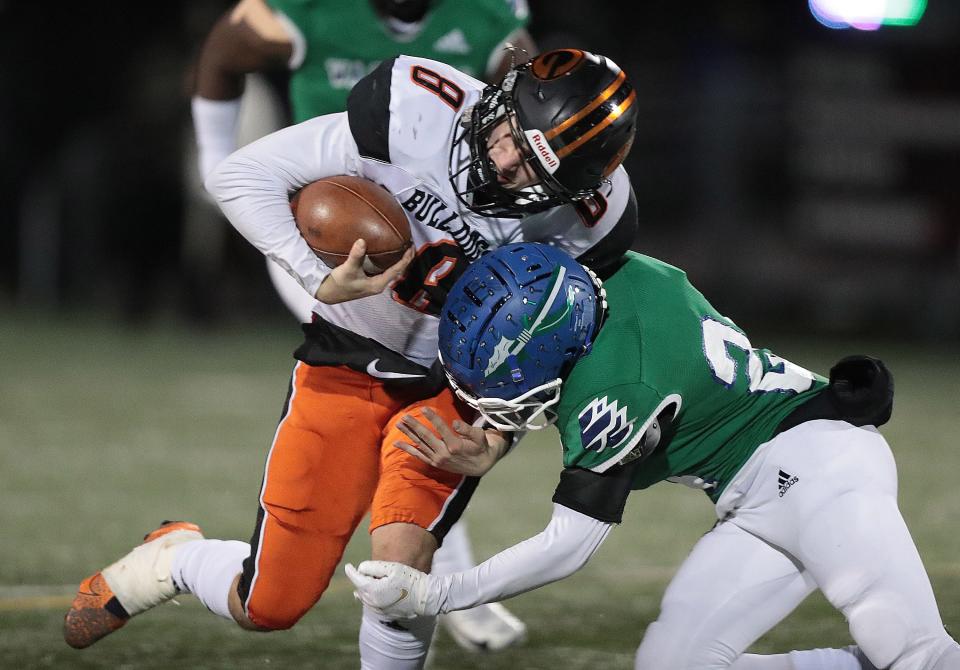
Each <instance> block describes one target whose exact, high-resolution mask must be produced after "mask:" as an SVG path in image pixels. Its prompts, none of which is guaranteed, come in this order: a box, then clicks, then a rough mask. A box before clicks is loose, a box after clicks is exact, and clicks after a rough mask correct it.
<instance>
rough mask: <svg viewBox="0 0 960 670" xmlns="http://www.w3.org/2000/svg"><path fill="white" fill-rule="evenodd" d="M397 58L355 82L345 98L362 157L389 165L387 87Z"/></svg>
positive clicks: (389, 60)
mask: <svg viewBox="0 0 960 670" xmlns="http://www.w3.org/2000/svg"><path fill="white" fill-rule="evenodd" d="M396 60H397V59H396V58H388V59H387V60H385V61H383V62H381V63H380V65H378V66H377V67H376V68H375V69H374V70H373V71H372V72H371V73H370V74H368V75H367V76H365V77H364V78H363V79H361V80H360V81H358V82H357V83H356V84H355V85H354V87H353V89H352V90H351V91H350V95H348V96H347V120H348V121H349V123H350V133H351V134H352V135H353V140H354V141H355V142H356V143H357V148H358V149H359V150H360V155H361V156H366V157H367V158H375V159H377V160H381V161H384V162H387V163H389V162H390V84H391V80H392V75H393V64H394V63H395V62H396Z"/></svg>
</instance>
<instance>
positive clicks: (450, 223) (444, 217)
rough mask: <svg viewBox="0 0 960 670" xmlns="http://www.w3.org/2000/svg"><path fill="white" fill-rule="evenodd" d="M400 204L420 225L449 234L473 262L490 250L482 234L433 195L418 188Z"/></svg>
mask: <svg viewBox="0 0 960 670" xmlns="http://www.w3.org/2000/svg"><path fill="white" fill-rule="evenodd" d="M400 204H401V205H403V208H404V209H406V210H407V211H408V212H410V213H411V214H412V215H413V217H414V218H415V219H416V220H417V221H419V222H420V223H425V224H426V225H428V226H430V227H431V228H436V229H437V230H442V231H444V232H445V233H447V234H449V235H450V237H452V238H453V241H454V242H456V243H457V245H458V246H459V247H460V248H461V249H463V253H464V254H465V255H466V257H467V258H469V259H470V260H471V261H475V260H477V259H478V258H480V256H482V255H483V252H485V251H486V250H487V249H489V248H490V243H489V242H487V241H486V240H485V239H483V236H482V235H481V234H480V233H478V232H477V231H476V230H474V229H473V228H471V227H470V226H468V225H467V223H466V222H465V221H464V220H463V219H461V218H460V215H459V214H458V213H457V212H455V211H454V210H452V209H451V208H450V207H449V206H448V205H447V203H445V202H444V201H443V200H442V199H441V198H440V197H438V196H436V195H434V194H433V193H428V192H427V191H424V190H423V189H419V188H416V189H414V190H413V193H412V194H410V197H409V198H407V199H406V200H404V201H402V202H401V203H400Z"/></svg>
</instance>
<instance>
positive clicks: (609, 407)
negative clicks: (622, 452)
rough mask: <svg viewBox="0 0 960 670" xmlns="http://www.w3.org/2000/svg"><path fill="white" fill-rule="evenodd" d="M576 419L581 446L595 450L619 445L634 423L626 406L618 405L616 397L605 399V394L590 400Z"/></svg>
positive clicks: (588, 449) (630, 431)
mask: <svg viewBox="0 0 960 670" xmlns="http://www.w3.org/2000/svg"><path fill="white" fill-rule="evenodd" d="M577 419H578V420H579V421H580V442H581V444H582V445H583V448H584V449H586V450H587V451H596V452H601V451H603V450H604V449H607V448H608V447H609V448H610V449H616V448H617V447H619V446H620V445H621V443H622V442H623V441H624V440H626V439H627V438H628V437H629V436H630V434H631V433H632V432H633V424H634V423H636V418H632V419H631V418H628V417H627V408H626V407H620V405H619V404H618V402H617V400H616V398H614V399H613V400H607V396H603V397H602V398H594V399H593V400H591V401H590V404H589V405H587V406H586V407H584V408H583V411H581V412H580V414H578V415H577Z"/></svg>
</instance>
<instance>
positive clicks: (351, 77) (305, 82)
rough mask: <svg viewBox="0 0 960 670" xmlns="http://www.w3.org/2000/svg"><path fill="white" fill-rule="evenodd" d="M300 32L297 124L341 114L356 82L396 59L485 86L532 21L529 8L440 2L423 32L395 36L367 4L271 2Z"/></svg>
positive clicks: (494, 0)
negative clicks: (510, 43)
mask: <svg viewBox="0 0 960 670" xmlns="http://www.w3.org/2000/svg"><path fill="white" fill-rule="evenodd" d="M267 1H268V3H269V4H270V6H271V7H272V8H273V9H274V10H275V11H277V12H279V13H281V14H282V15H283V16H285V17H286V18H287V19H289V21H290V23H292V24H293V28H295V33H297V34H296V36H295V38H294V61H293V62H292V64H291V65H292V67H293V72H292V74H291V78H290V103H291V106H292V111H293V117H294V121H295V122H297V123H299V122H300V121H304V120H306V119H309V118H313V117H314V116H320V115H321V114H330V113H332V112H341V111H343V110H344V109H346V106H347V94H348V93H349V92H350V89H351V88H352V87H353V85H354V84H355V83H357V81H359V80H360V79H361V78H362V77H363V76H364V75H366V74H367V73H368V72H370V71H372V70H373V69H374V68H375V67H376V66H377V65H378V64H379V63H380V62H381V61H382V60H385V59H387V58H392V57H394V56H396V55H398V54H401V53H402V54H406V55H410V56H420V57H423V58H430V59H433V60H437V61H441V62H443V63H447V64H449V65H451V66H453V67H454V68H456V69H457V70H460V71H461V72H464V73H466V74H468V75H471V76H473V77H475V78H478V79H482V78H483V77H484V75H485V74H486V71H487V65H488V62H489V60H490V58H491V56H494V55H496V54H494V50H495V49H496V48H497V47H498V45H500V44H501V43H502V42H503V41H504V40H505V39H507V37H508V36H509V35H510V33H512V32H514V31H515V30H517V29H519V28H522V27H524V26H525V25H526V23H527V21H528V12H527V6H526V2H525V1H517V0H514V1H510V0H469V1H463V0H437V1H436V2H434V3H433V7H432V8H431V10H430V13H429V14H428V15H427V17H426V18H425V19H424V23H423V26H422V28H421V30H420V31H419V32H418V33H417V34H416V35H415V36H413V37H412V38H410V39H405V38H404V36H402V35H401V36H398V35H396V34H394V33H392V32H391V31H390V30H389V29H388V28H387V27H386V26H385V25H384V23H383V21H382V20H381V19H380V18H379V17H378V16H377V14H376V13H375V11H374V9H373V7H371V5H370V3H369V2H367V0H349V1H347V2H344V1H343V0H267Z"/></svg>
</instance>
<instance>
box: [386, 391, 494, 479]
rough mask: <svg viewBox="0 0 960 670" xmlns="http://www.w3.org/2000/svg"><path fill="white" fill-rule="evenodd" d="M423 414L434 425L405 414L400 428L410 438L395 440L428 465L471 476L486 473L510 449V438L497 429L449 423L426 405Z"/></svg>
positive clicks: (461, 422)
mask: <svg viewBox="0 0 960 670" xmlns="http://www.w3.org/2000/svg"><path fill="white" fill-rule="evenodd" d="M423 416H424V417H426V419H427V420H428V421H429V422H430V423H431V424H432V426H433V429H431V427H430V426H427V425H426V424H425V423H423V422H422V421H420V420H418V419H417V418H416V417H414V416H412V415H410V414H404V415H403V417H402V418H401V419H400V423H398V424H397V428H399V429H400V431H401V432H402V433H403V434H404V435H406V436H407V437H408V438H409V439H410V444H408V443H406V442H394V443H393V446H395V447H397V448H398V449H402V450H403V451H405V452H407V453H408V454H410V455H411V456H414V457H416V458H418V459H420V460H421V461H423V462H424V463H427V464H428V465H432V466H433V467H435V468H440V469H441V470H446V471H448V472H455V473H457V474H461V475H468V476H470V477H482V476H483V475H485V474H486V473H487V472H488V471H489V470H490V468H492V467H493V466H494V464H495V463H496V462H497V460H499V458H500V457H501V456H503V454H504V453H505V452H506V450H507V446H508V445H509V441H508V439H507V438H506V437H504V436H503V434H502V433H500V432H499V431H496V430H489V429H488V430H484V429H483V428H478V427H476V426H471V425H468V424H466V423H464V422H463V421H454V422H453V426H450V425H448V424H447V422H446V421H444V419H443V417H441V416H440V415H439V414H437V413H436V412H434V411H433V410H431V409H430V408H429V407H424V408H423Z"/></svg>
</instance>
